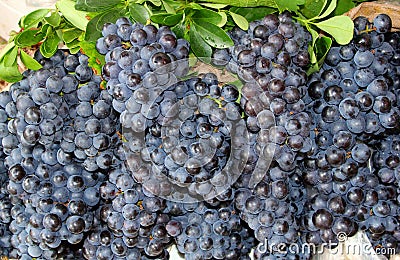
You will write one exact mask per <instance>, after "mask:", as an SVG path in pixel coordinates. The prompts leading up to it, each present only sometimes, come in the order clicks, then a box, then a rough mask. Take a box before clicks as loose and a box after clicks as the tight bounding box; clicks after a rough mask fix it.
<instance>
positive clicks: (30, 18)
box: [21, 9, 50, 29]
mask: <svg viewBox="0 0 400 260" xmlns="http://www.w3.org/2000/svg"><path fill="white" fill-rule="evenodd" d="M49 12H50V9H38V10H35V11H33V12H31V13H29V14H27V15H26V16H25V17H24V18H23V19H22V23H21V25H22V28H24V29H29V28H32V27H36V26H37V24H38V23H39V22H40V21H42V20H43V18H44V17H45V16H46V15H47V14H48V13H49Z"/></svg>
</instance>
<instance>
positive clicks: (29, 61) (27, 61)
mask: <svg viewBox="0 0 400 260" xmlns="http://www.w3.org/2000/svg"><path fill="white" fill-rule="evenodd" d="M20 57H21V61H22V63H23V64H24V65H25V67H27V68H28V69H31V70H38V69H41V68H42V67H43V66H42V65H41V64H40V63H39V62H38V61H37V60H35V59H34V58H32V57H31V56H29V55H28V54H27V53H26V52H24V51H23V50H21V52H20Z"/></svg>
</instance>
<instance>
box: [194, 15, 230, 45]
mask: <svg viewBox="0 0 400 260" xmlns="http://www.w3.org/2000/svg"><path fill="white" fill-rule="evenodd" d="M193 25H194V27H195V28H196V31H197V32H198V33H199V34H200V36H201V37H202V38H203V40H204V41H205V42H207V43H208V44H209V45H210V46H212V47H214V48H228V47H230V46H232V45H233V41H232V39H231V37H229V35H228V34H226V32H225V31H224V30H222V29H221V28H219V27H218V26H216V25H214V24H212V23H208V22H203V21H195V22H194V23H193Z"/></svg>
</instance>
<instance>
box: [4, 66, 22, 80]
mask: <svg viewBox="0 0 400 260" xmlns="http://www.w3.org/2000/svg"><path fill="white" fill-rule="evenodd" d="M0 78H1V79H3V80H5V81H7V82H10V83H14V82H18V81H20V80H21V79H22V78H23V76H22V74H21V72H19V70H18V64H17V62H15V63H14V64H13V65H12V66H10V67H6V66H4V63H3V62H2V63H0Z"/></svg>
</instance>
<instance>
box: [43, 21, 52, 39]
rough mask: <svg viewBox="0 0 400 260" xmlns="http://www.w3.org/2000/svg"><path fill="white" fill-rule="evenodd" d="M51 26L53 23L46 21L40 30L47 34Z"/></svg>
mask: <svg viewBox="0 0 400 260" xmlns="http://www.w3.org/2000/svg"><path fill="white" fill-rule="evenodd" d="M50 27H51V25H50V24H48V23H46V24H44V25H43V26H42V28H41V29H40V32H41V33H43V35H45V36H46V34H47V32H48V30H49V28H50Z"/></svg>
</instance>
